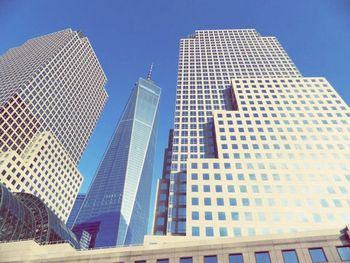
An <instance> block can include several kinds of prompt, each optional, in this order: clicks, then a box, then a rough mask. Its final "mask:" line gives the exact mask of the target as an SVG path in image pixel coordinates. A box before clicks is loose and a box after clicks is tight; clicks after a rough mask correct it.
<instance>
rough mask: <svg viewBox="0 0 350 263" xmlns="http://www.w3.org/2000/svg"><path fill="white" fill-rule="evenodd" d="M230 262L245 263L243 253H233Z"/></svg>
mask: <svg viewBox="0 0 350 263" xmlns="http://www.w3.org/2000/svg"><path fill="white" fill-rule="evenodd" d="M229 259H230V263H243V255H242V254H233V255H230V257H229Z"/></svg>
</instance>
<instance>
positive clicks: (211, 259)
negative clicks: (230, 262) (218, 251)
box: [204, 256, 218, 263]
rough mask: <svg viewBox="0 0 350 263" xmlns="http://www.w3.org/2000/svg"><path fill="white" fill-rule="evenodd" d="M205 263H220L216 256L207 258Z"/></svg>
mask: <svg viewBox="0 0 350 263" xmlns="http://www.w3.org/2000/svg"><path fill="white" fill-rule="evenodd" d="M204 263H218V260H217V258H216V256H205V257H204Z"/></svg>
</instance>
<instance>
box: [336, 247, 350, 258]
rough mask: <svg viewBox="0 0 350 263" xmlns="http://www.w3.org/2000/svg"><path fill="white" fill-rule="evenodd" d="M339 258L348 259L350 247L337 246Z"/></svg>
mask: <svg viewBox="0 0 350 263" xmlns="http://www.w3.org/2000/svg"><path fill="white" fill-rule="evenodd" d="M337 250H338V253H339V256H340V258H341V260H343V261H345V260H350V247H337Z"/></svg>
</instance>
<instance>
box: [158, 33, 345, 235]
mask: <svg viewBox="0 0 350 263" xmlns="http://www.w3.org/2000/svg"><path fill="white" fill-rule="evenodd" d="M349 117H350V110H349V107H348V106H347V105H346V104H345V103H344V101H343V100H342V99H341V98H340V97H339V95H338V94H337V93H336V91H335V90H334V89H333V88H332V86H331V85H330V84H329V83H328V82H327V80H326V79H324V78H322V77H315V78H306V77H303V76H302V75H301V74H300V73H299V71H298V70H297V69H296V67H295V66H294V64H293V62H292V61H291V60H290V58H289V57H288V56H287V54H286V53H285V51H284V50H283V49H282V47H281V46H280V44H279V43H278V41H277V40H276V38H274V37H262V36H260V35H259V34H258V33H257V32H256V31H255V30H250V29H247V30H201V31H196V32H195V34H194V35H191V36H189V37H188V38H185V39H182V40H181V42H180V53H179V66H178V81H177V90H176V108H175V121H174V130H173V132H172V134H171V136H170V140H171V141H170V143H169V146H168V148H167V150H166V158H167V159H166V161H164V163H165V165H166V168H165V169H163V177H162V179H161V180H160V181H159V183H158V193H157V200H156V202H157V204H156V212H155V213H156V214H155V221H154V234H156V235H186V236H197V237H198V236H200V237H208V238H209V237H220V236H221V237H224V236H231V237H232V236H234V237H238V236H255V235H267V234H276V233H278V234H282V233H290V232H297V231H304V230H311V229H322V228H325V227H329V228H333V227H339V224H340V225H341V224H347V222H349V221H350V217H349V210H350V209H349V208H350V199H349V198H348V189H349V186H350V181H349V180H350V176H349V175H350V174H349V171H350V166H349V159H350V118H349Z"/></svg>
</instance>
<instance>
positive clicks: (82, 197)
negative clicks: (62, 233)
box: [66, 194, 86, 228]
mask: <svg viewBox="0 0 350 263" xmlns="http://www.w3.org/2000/svg"><path fill="white" fill-rule="evenodd" d="M85 197H86V194H78V195H77V198H76V199H75V202H74V205H73V208H72V211H71V212H70V214H69V217H68V220H67V223H66V225H67V227H69V228H72V227H73V224H74V221H75V219H76V218H77V215H78V213H79V210H80V208H81V206H82V205H83V203H84V200H85Z"/></svg>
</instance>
